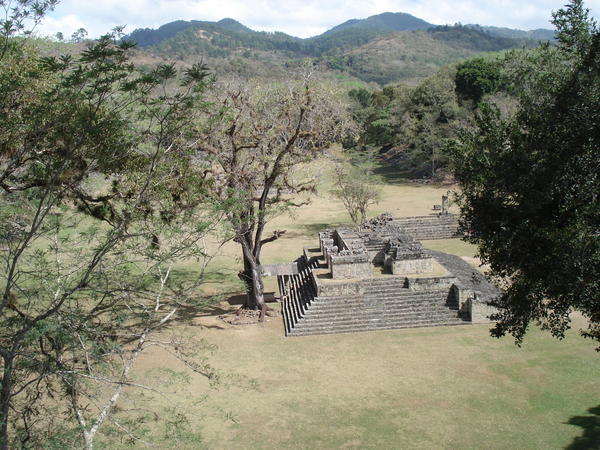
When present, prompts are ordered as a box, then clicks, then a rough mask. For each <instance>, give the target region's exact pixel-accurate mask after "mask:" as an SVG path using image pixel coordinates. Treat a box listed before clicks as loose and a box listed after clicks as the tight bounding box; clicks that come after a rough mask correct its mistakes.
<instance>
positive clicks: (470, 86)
mask: <svg viewBox="0 0 600 450" xmlns="http://www.w3.org/2000/svg"><path fill="white" fill-rule="evenodd" d="M500 78H501V76H500V67H499V66H498V64H497V63H496V62H494V61H488V60H485V59H483V58H475V59H471V60H469V61H465V62H464V63H461V64H459V65H458V67H457V70H456V92H457V93H458V94H459V95H460V96H461V97H462V98H463V99H467V100H472V101H473V102H474V103H475V104H477V103H479V102H480V101H481V99H482V98H483V96H484V95H485V94H493V93H494V92H496V91H497V90H498V88H499V87H500Z"/></svg>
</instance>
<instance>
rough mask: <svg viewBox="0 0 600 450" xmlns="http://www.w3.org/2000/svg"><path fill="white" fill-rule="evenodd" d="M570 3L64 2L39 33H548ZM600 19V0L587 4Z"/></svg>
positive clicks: (414, 0)
mask: <svg viewBox="0 0 600 450" xmlns="http://www.w3.org/2000/svg"><path fill="white" fill-rule="evenodd" d="M565 2H566V0H530V1H527V2H525V1H523V0H521V1H517V0H496V1H493V2H492V1H486V2H481V1H475V0H455V1H450V0H329V1H327V0H321V1H318V0H279V1H276V0H246V1H244V0H128V1H127V2H124V1H123V0H96V1H89V0H88V1H81V0H63V1H62V2H61V3H60V4H59V6H58V7H57V8H56V10H55V11H54V12H52V13H51V14H50V15H49V17H47V18H46V19H45V21H44V23H43V24H42V26H41V28H40V32H42V33H46V34H54V33H56V32H57V31H62V32H63V33H64V34H65V35H66V36H69V35H70V34H71V33H73V31H75V30H76V29H78V28H80V27H84V28H86V29H87V30H88V31H89V33H90V36H99V35H100V34H103V33H105V32H107V31H109V30H110V29H112V28H113V27H115V26H117V25H127V31H133V30H134V29H135V28H144V27H151V28H156V27H158V26H160V25H163V24H165V23H168V22H171V21H173V20H179V19H181V20H192V19H195V20H211V21H215V20H219V19H222V18H225V17H231V18H233V19H236V20H238V21H240V22H241V23H243V24H244V25H246V26H248V27H250V28H252V29H255V30H266V31H283V32H286V33H288V34H292V35H295V36H300V37H308V36H313V35H316V34H320V33H322V32H324V31H326V30H327V29H329V28H331V27H333V26H335V25H338V24H340V23H342V22H344V21H346V20H348V19H353V18H365V17H368V16H371V15H374V14H379V13H382V12H388V11H389V12H407V13H410V14H412V15H414V16H416V17H419V18H421V19H424V20H426V21H428V22H431V23H435V24H452V23H455V22H462V23H479V24H482V25H496V26H507V27H511V28H520V29H533V28H549V27H550V24H549V22H548V19H549V18H550V13H551V11H552V10H556V9H558V8H560V7H562V5H563V4H564V3H565ZM586 6H587V7H588V8H590V9H591V11H592V15H593V16H595V17H600V0H588V1H587V2H586Z"/></svg>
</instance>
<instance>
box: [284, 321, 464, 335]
mask: <svg viewBox="0 0 600 450" xmlns="http://www.w3.org/2000/svg"><path fill="white" fill-rule="evenodd" d="M468 324H470V323H469V322H465V321H462V320H456V321H451V322H437V323H427V322H419V323H412V324H392V325H388V324H383V325H379V326H368V327H354V326H350V327H322V328H313V329H303V330H290V333H289V335H290V336H311V335H320V334H337V333H353V332H366V331H382V330H400V329H405V328H428V327H439V326H458V325H468Z"/></svg>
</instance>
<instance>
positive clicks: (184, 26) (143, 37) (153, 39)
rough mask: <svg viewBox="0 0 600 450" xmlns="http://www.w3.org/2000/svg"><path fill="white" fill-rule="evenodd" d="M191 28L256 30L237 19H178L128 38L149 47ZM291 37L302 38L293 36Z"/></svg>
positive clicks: (233, 30)
mask: <svg viewBox="0 0 600 450" xmlns="http://www.w3.org/2000/svg"><path fill="white" fill-rule="evenodd" d="M191 28H197V29H205V30H210V31H219V30H223V31H229V32H234V33H242V34H244V33H246V34H252V33H256V31H254V30H251V29H250V28H248V27H246V26H244V25H242V24H241V23H239V22H238V21H237V20H233V19H222V20H219V21H218V22H210V21H202V20H187V21H186V20H176V21H175V22H169V23H167V24H165V25H162V26H160V27H159V28H157V29H152V28H138V29H136V30H134V31H133V32H131V33H130V34H129V35H128V36H126V39H128V40H132V41H135V42H137V43H138V45H139V46H140V47H149V46H151V45H157V44H160V43H161V42H163V41H166V40H167V39H171V38H172V37H174V36H176V35H177V34H178V33H182V32H184V31H186V30H189V29H191ZM290 38H291V39H300V38H293V37H291V36H290Z"/></svg>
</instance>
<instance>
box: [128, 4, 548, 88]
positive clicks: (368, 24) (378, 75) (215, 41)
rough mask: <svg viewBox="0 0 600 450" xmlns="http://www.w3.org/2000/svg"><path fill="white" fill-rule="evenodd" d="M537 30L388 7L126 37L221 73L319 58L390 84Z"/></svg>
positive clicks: (249, 72)
mask: <svg viewBox="0 0 600 450" xmlns="http://www.w3.org/2000/svg"><path fill="white" fill-rule="evenodd" d="M499 30H500V31H499ZM511 31H513V32H514V33H512V34H510V33H509V32H511ZM549 33H551V32H549ZM536 37H539V36H538V34H535V33H534V32H525V31H520V30H508V29H506V30H505V29H496V28H489V29H488V28H482V27H474V26H462V25H460V24H457V25H453V26H435V25H432V24H429V23H427V22H425V21H423V20H421V19H418V18H416V17H413V16H411V15H409V14H403V13H384V14H379V15H377V16H372V17H369V18H367V19H361V20H356V19H355V20H350V21H347V22H344V23H343V24H340V25H338V26H336V27H333V28H332V29H330V30H328V31H326V32H325V33H323V34H321V35H319V36H315V37H312V38H308V39H300V38H297V37H294V36H290V35H287V34H285V33H280V32H274V33H270V32H257V31H253V30H251V29H249V28H248V27H245V26H244V25H242V24H241V23H239V22H237V21H235V20H233V19H223V20H221V21H219V22H203V21H176V22H172V23H169V24H166V25H163V26H161V27H160V28H158V29H156V30H152V29H138V30H135V31H134V32H132V33H131V34H130V35H129V36H127V37H126V38H127V39H129V40H134V41H136V42H137V43H138V45H139V46H140V47H141V48H143V49H144V52H145V53H146V54H147V55H151V56H153V57H155V58H156V59H170V60H179V61H184V62H194V61H198V60H200V59H202V60H203V61H204V62H206V63H207V64H208V65H209V66H211V67H212V68H213V69H214V70H215V72H216V73H217V74H225V73H231V72H233V73H235V74H237V75H239V76H242V77H249V78H251V77H255V76H267V77H275V78H277V77H279V76H281V75H282V74H283V73H284V72H285V71H286V70H287V69H288V68H289V67H290V66H293V65H295V64H296V63H297V61H298V60H301V59H304V58H315V59H316V60H317V62H322V63H324V64H325V66H326V68H327V69H329V70H331V71H333V72H336V73H338V74H343V75H344V76H347V77H351V78H354V79H357V80H360V81H363V82H367V83H369V82H373V83H377V84H379V85H385V84H387V83H393V82H407V83H412V84H414V83H416V82H418V80H421V79H423V78H425V77H426V76H428V75H430V74H432V73H433V72H435V71H436V70H437V69H439V68H440V67H442V66H444V65H446V64H449V63H452V62H456V61H459V60H461V59H464V58H468V57H470V56H472V55H474V54H476V53H479V52H489V51H498V50H504V49H510V48H517V47H523V46H535V45H537V44H538V41H537V40H536V39H535V38H536Z"/></svg>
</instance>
